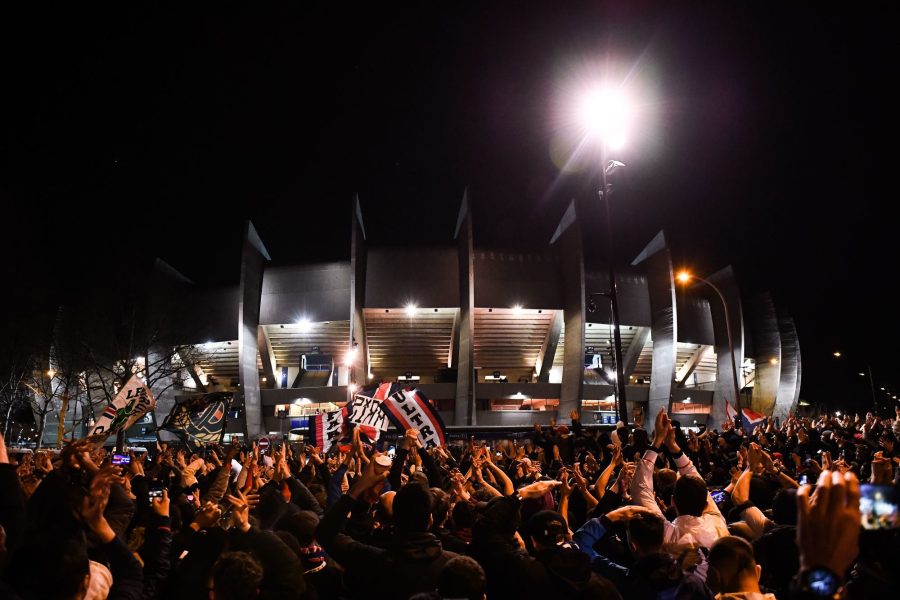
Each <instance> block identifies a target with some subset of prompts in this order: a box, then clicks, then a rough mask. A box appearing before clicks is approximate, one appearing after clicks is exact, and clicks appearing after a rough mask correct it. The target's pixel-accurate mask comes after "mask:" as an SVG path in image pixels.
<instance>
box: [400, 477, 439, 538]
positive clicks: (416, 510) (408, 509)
mask: <svg viewBox="0 0 900 600" xmlns="http://www.w3.org/2000/svg"><path fill="white" fill-rule="evenodd" d="M433 506H434V499H433V498H432V496H431V490H429V489H428V488H427V487H425V486H424V485H422V484H419V483H410V484H409V485H405V486H403V487H402V488H400V491H399V492H397V494H396V495H395V496H394V526H395V527H396V528H397V531H403V532H407V533H419V532H423V531H428V529H429V528H430V527H431V522H432V521H431V509H432V507H433Z"/></svg>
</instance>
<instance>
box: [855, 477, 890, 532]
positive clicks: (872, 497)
mask: <svg viewBox="0 0 900 600" xmlns="http://www.w3.org/2000/svg"><path fill="white" fill-rule="evenodd" d="M859 492H860V497H859V512H860V515H861V520H862V526H863V529H896V528H898V527H900V513H898V511H897V500H898V498H897V491H896V489H894V486H891V485H873V484H869V483H863V484H862V485H860V486H859Z"/></svg>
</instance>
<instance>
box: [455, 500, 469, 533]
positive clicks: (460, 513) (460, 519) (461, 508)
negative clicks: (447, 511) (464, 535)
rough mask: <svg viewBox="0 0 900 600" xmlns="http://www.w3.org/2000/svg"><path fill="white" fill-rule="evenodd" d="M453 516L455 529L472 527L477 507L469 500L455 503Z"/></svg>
mask: <svg viewBox="0 0 900 600" xmlns="http://www.w3.org/2000/svg"><path fill="white" fill-rule="evenodd" d="M451 518H452V519H453V528H454V530H456V529H467V528H469V529H471V528H472V526H474V525H475V507H474V506H472V504H471V503H469V502H457V503H456V504H454V505H453V512H452V515H451Z"/></svg>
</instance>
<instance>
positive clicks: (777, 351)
mask: <svg viewBox="0 0 900 600" xmlns="http://www.w3.org/2000/svg"><path fill="white" fill-rule="evenodd" d="M748 309H749V310H748V312H749V313H750V315H749V316H750V323H749V324H750V327H751V331H752V333H753V350H754V353H755V356H756V379H755V381H754V382H753V405H752V406H751V408H752V409H753V410H755V411H758V412H761V413H763V414H766V415H772V414H774V411H775V403H776V399H777V397H778V387H779V382H780V381H781V345H782V344H781V332H780V330H779V328H778V316H777V315H776V313H775V303H774V302H772V295H771V294H769V293H768V292H766V293H764V294H760V295H759V296H757V297H756V298H753V299H752V301H751V302H750V305H749V306H748Z"/></svg>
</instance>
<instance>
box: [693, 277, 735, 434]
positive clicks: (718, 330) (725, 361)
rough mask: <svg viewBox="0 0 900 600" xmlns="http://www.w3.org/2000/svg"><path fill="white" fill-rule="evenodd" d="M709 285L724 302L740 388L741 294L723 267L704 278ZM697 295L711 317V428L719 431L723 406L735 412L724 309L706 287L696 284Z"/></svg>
mask: <svg viewBox="0 0 900 600" xmlns="http://www.w3.org/2000/svg"><path fill="white" fill-rule="evenodd" d="M707 279H708V280H709V281H711V282H712V283H713V284H715V286H716V287H718V288H719V290H720V291H721V292H722V295H723V296H725V301H726V302H728V318H729V319H730V320H731V335H732V340H733V343H734V365H735V368H736V369H737V373H738V388H741V387H743V385H744V382H743V377H742V376H741V366H742V365H743V364H744V317H743V308H742V306H741V291H740V289H739V288H738V284H737V280H736V279H735V277H734V271H733V270H732V268H731V267H730V266H729V267H725V268H724V269H722V270H721V271H717V272H716V273H714V274H712V275H710V276H709V277H707ZM696 289H697V291H698V292H699V293H702V294H704V295H705V296H706V297H707V298H708V299H709V310H710V313H712V320H713V331H714V332H715V337H716V363H717V364H716V391H715V394H714V396H713V414H712V426H713V427H714V428H716V429H718V428H721V426H722V423H723V422H725V419H726V416H725V402H726V401H727V402H728V403H729V404H731V406H732V408H737V399H736V398H735V397H734V383H733V374H732V370H731V363H730V362H729V361H730V360H731V352H730V351H729V349H728V330H727V328H726V327H725V308H724V307H723V305H722V300H720V299H719V296H718V295H717V294H716V293H715V291H713V290H712V289H710V287H709V286H707V285H703V284H698V285H697V288H696Z"/></svg>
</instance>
